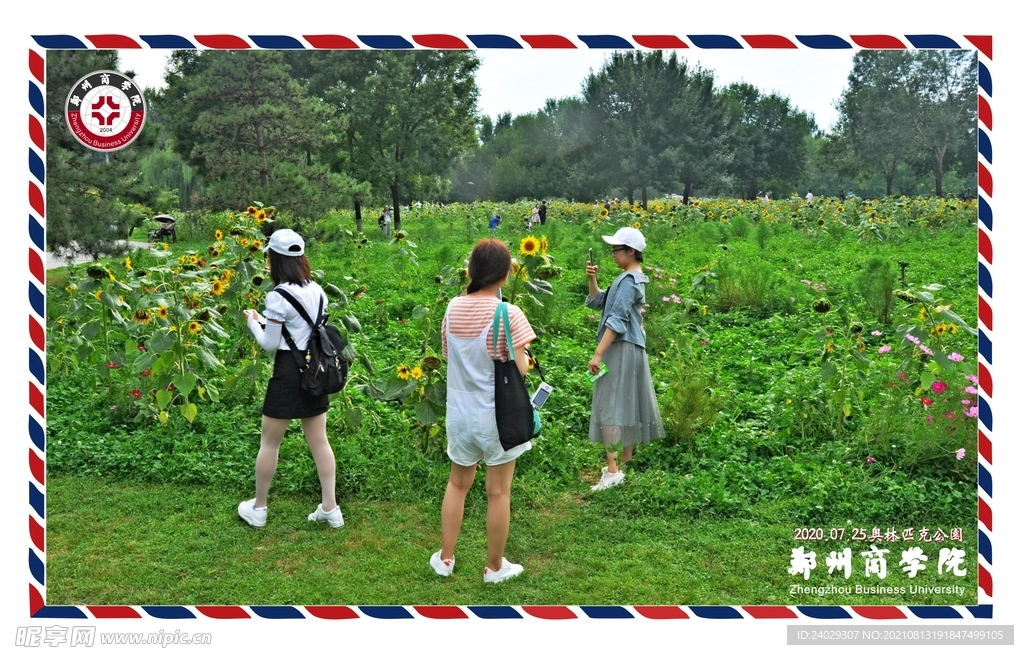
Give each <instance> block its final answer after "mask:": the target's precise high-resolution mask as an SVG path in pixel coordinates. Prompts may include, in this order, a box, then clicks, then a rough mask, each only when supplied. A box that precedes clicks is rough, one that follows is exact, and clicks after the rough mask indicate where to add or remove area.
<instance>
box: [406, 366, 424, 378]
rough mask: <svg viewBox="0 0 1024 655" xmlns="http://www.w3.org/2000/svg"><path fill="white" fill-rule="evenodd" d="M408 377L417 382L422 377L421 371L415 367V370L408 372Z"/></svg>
mask: <svg viewBox="0 0 1024 655" xmlns="http://www.w3.org/2000/svg"><path fill="white" fill-rule="evenodd" d="M409 376H410V377H411V378H412V379H413V380H419V379H420V378H421V377H423V369H422V368H420V367H419V366H417V367H416V368H414V369H412V370H411V371H409Z"/></svg>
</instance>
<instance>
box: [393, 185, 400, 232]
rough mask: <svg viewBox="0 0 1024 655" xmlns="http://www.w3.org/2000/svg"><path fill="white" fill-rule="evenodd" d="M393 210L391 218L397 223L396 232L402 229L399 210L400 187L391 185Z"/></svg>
mask: <svg viewBox="0 0 1024 655" xmlns="http://www.w3.org/2000/svg"><path fill="white" fill-rule="evenodd" d="M391 209H392V211H393V213H392V215H391V218H392V219H393V220H394V221H395V232H397V231H399V230H401V229H402V218H401V216H399V213H398V212H399V209H398V185H397V184H392V185H391Z"/></svg>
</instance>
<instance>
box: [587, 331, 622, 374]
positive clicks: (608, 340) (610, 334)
mask: <svg viewBox="0 0 1024 655" xmlns="http://www.w3.org/2000/svg"><path fill="white" fill-rule="evenodd" d="M618 336H619V333H618V332H615V331H614V330H610V329H608V328H607V327H605V329H604V334H603V335H601V342H600V343H598V344H597V350H595V351H594V356H593V357H591V358H590V363H588V364H587V368H588V369H590V374H591V375H596V374H597V372H598V371H599V370H601V360H602V359H603V358H604V351H606V350H608V347H609V346H610V345H612V342H613V341H615V339H616V338H617V337H618Z"/></svg>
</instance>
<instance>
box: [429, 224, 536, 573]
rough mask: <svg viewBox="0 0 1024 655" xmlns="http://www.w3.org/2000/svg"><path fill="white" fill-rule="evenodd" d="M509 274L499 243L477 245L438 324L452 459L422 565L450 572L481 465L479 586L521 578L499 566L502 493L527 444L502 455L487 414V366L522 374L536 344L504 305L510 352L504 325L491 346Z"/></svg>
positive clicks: (504, 512)
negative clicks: (483, 518) (483, 558)
mask: <svg viewBox="0 0 1024 655" xmlns="http://www.w3.org/2000/svg"><path fill="white" fill-rule="evenodd" d="M511 270H512V254H511V253H510V252H509V250H508V246H506V245H505V244H504V243H503V242H501V241H498V240H497V239H483V240H481V241H480V242H478V243H477V244H476V247H475V248H473V254H472V255H470V257H469V287H468V288H467V289H466V293H465V295H461V296H456V297H455V298H452V300H451V302H450V303H448V309H447V311H446V312H445V315H444V320H443V321H442V323H441V351H442V353H443V355H444V357H445V358H446V359H447V360H448V399H447V408H446V414H445V428H446V430H447V435H448V457H449V458H450V459H451V460H452V470H451V475H450V477H449V478H448V488H447V489H446V490H445V493H444V502H443V503H442V505H441V550H439V551H437V552H436V553H434V554H433V555H431V556H430V566H431V567H432V568H433V569H434V572H435V573H437V574H438V575H441V576H445V577H447V576H449V575H451V573H452V569H453V568H454V567H455V542H456V540H457V539H458V537H459V531H460V530H461V529H462V514H463V508H464V506H465V504H466V494H467V493H468V492H469V489H470V487H472V486H473V480H474V479H475V477H476V467H477V464H479V463H480V461H481V460H483V462H484V464H485V465H486V466H487V479H486V482H485V485H486V487H487V566H486V568H484V582H501V581H502V580H507V579H508V578H512V577H514V576H517V575H519V574H520V573H522V572H523V567H522V565H521V564H513V563H511V562H509V561H508V560H507V559H505V557H504V555H505V542H506V541H507V539H508V528H509V518H510V511H511V509H510V494H511V490H512V475H513V473H514V472H515V466H516V458H517V457H519V456H520V455H522V454H523V453H524V452H526V451H527V450H530V448H531V444H530V442H529V441H527V442H526V443H524V444H521V445H519V446H516V447H514V448H512V449H510V450H507V451H506V450H505V449H504V448H502V446H501V441H500V440H499V438H498V425H497V422H496V419H495V414H494V362H493V361H492V360H494V359H500V360H502V361H508V360H509V359H510V358H514V359H515V361H516V365H517V366H518V367H519V370H520V372H522V373H523V374H524V375H525V374H526V371H527V368H528V363H527V355H526V346H527V344H529V343H530V342H531V341H533V340H534V339H536V338H537V335H536V334H534V331H533V328H532V327H530V323H529V322H528V321H527V320H526V316H525V315H524V314H523V311H522V310H521V309H519V308H518V307H516V306H515V305H509V306H508V316H509V325H510V328H511V330H512V350H513V352H508V345H507V341H508V340H507V339H506V337H505V329H504V326H502V325H499V326H498V328H497V330H498V335H497V347H495V345H494V338H493V337H494V335H493V334H492V332H493V330H494V329H495V328H494V315H495V311H496V310H497V308H498V303H499V302H501V296H500V294H501V287H502V286H503V285H504V284H505V282H506V281H508V276H509V273H510V272H511Z"/></svg>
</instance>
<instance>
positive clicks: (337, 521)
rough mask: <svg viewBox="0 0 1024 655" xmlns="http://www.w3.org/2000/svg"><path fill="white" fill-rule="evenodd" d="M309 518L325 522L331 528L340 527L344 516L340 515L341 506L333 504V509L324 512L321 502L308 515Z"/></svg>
mask: <svg viewBox="0 0 1024 655" xmlns="http://www.w3.org/2000/svg"><path fill="white" fill-rule="evenodd" d="M309 520H310V521H319V522H321V523H323V522H326V523H327V524H328V525H330V526H331V527H332V528H340V527H341V526H343V525H345V517H344V516H342V515H341V508H340V507H338V506H337V505H335V506H334V509H332V510H331V511H329V512H325V511H324V505H323V503H320V504H319V505H317V506H316V511H315V512H313V513H312V514H310V515H309Z"/></svg>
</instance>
